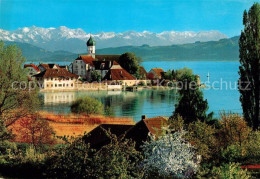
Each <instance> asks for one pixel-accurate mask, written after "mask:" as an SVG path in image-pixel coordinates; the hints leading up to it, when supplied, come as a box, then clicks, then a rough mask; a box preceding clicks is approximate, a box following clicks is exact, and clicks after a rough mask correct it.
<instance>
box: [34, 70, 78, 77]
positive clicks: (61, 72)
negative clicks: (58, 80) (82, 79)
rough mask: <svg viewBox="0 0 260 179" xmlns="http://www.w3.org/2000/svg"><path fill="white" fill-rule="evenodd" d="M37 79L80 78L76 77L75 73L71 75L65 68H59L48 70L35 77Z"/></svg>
mask: <svg viewBox="0 0 260 179" xmlns="http://www.w3.org/2000/svg"><path fill="white" fill-rule="evenodd" d="M34 76H35V77H44V78H48V77H64V78H66V77H70V78H71V77H74V78H78V75H75V74H73V73H70V72H69V71H68V70H66V69H64V68H59V69H47V70H45V71H43V72H41V73H39V74H37V75H34Z"/></svg>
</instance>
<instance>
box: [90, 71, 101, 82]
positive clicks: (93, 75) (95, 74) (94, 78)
mask: <svg viewBox="0 0 260 179" xmlns="http://www.w3.org/2000/svg"><path fill="white" fill-rule="evenodd" d="M101 78H102V76H101V74H100V72H99V71H92V72H91V81H92V82H94V81H95V82H100V81H101V80H102V79H101Z"/></svg>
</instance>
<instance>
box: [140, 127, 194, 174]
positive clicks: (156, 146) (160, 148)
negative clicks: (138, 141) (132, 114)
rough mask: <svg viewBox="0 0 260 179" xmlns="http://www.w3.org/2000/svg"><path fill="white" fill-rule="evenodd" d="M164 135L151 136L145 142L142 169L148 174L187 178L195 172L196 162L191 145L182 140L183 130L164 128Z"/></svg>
mask: <svg viewBox="0 0 260 179" xmlns="http://www.w3.org/2000/svg"><path fill="white" fill-rule="evenodd" d="M165 132H166V133H165V134H164V135H161V136H159V138H156V137H154V136H151V141H148V142H145V144H144V146H143V151H144V156H145V158H144V161H143V166H144V170H145V172H146V173H148V175H149V176H150V177H151V178H152V177H156V175H159V176H161V177H179V178H188V177H191V176H192V175H193V174H194V173H196V171H197V169H198V162H196V161H195V158H196V155H195V153H194V150H193V147H192V146H191V145H190V144H189V143H187V142H186V141H185V140H184V135H185V132H184V131H183V130H181V131H177V132H174V133H172V131H171V130H169V129H166V131H165Z"/></svg>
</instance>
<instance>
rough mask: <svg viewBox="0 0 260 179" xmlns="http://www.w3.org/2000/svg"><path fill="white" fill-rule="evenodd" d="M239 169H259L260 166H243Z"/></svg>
mask: <svg viewBox="0 0 260 179" xmlns="http://www.w3.org/2000/svg"><path fill="white" fill-rule="evenodd" d="M241 168H247V169H260V165H245V166H241Z"/></svg>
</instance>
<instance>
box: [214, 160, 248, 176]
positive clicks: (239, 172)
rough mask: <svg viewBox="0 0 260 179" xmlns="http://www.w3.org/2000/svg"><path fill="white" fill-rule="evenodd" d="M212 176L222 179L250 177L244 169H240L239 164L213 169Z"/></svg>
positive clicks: (229, 164)
mask: <svg viewBox="0 0 260 179" xmlns="http://www.w3.org/2000/svg"><path fill="white" fill-rule="evenodd" d="M212 176H214V177H216V178H222V179H237V178H241V179H249V178H251V175H250V174H249V173H248V172H247V170H245V169H241V166H240V164H239V163H228V164H222V165H221V166H220V167H214V169H213V170H212Z"/></svg>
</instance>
